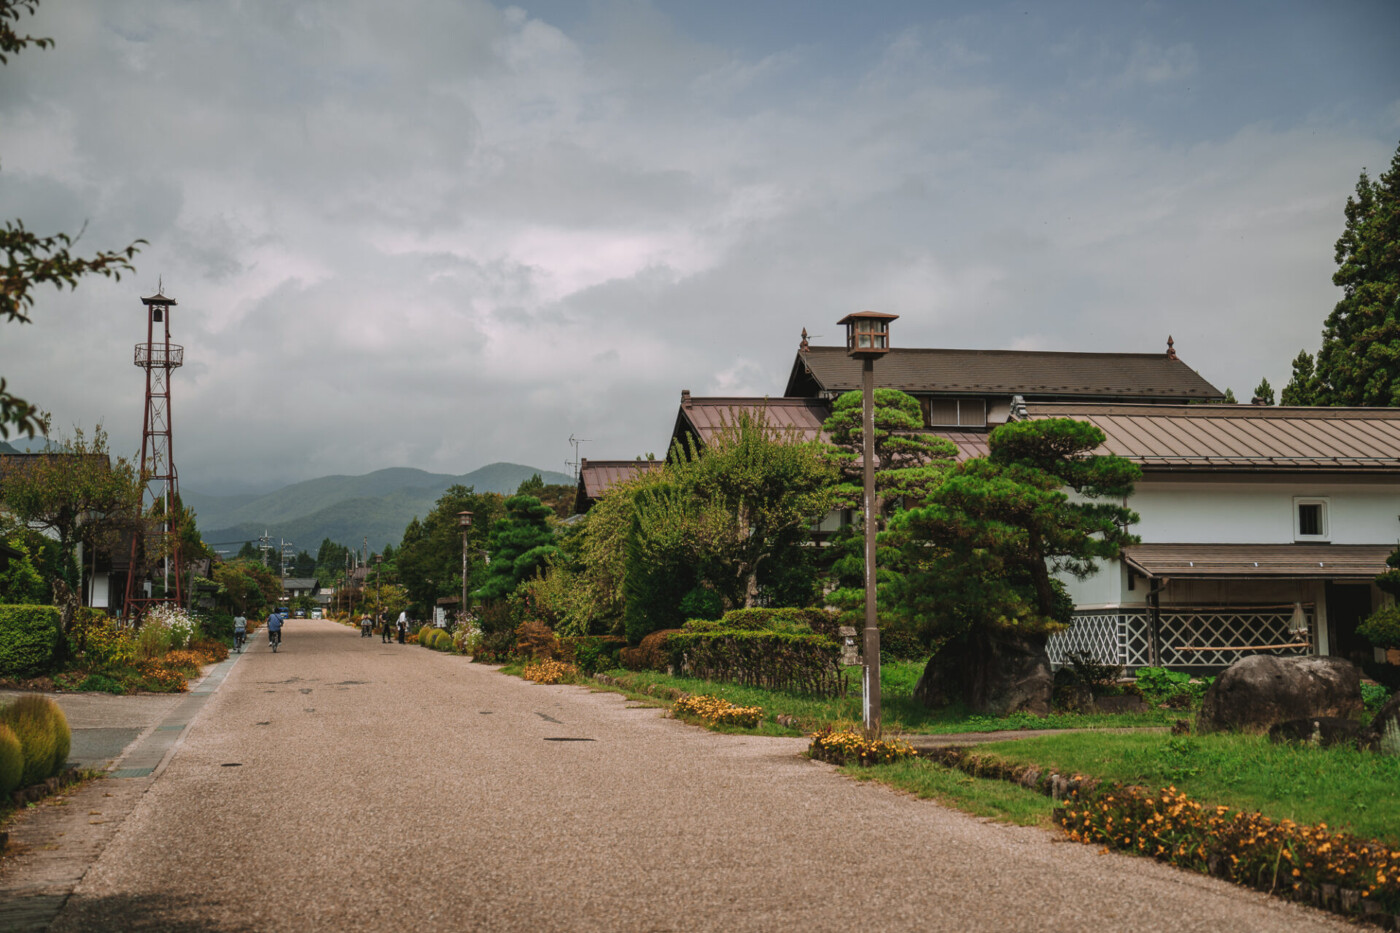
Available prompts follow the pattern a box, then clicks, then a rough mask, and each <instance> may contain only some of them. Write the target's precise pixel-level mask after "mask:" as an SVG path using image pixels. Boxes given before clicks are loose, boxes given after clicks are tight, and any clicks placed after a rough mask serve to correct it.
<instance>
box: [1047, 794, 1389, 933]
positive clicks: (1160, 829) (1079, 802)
mask: <svg viewBox="0 0 1400 933" xmlns="http://www.w3.org/2000/svg"><path fill="white" fill-rule="evenodd" d="M1057 818H1058V819H1059V821H1060V823H1061V825H1063V826H1064V828H1065V830H1066V831H1067V832H1068V833H1069V837H1070V838H1071V839H1073V840H1075V841H1076V842H1085V843H1092V844H1095V845H1108V846H1112V847H1114V848H1118V849H1126V850H1130V851H1133V852H1138V853H1140V854H1142V855H1150V856H1152V857H1153V858H1156V859H1158V860H1160V861H1164V862H1169V863H1171V864H1173V865H1177V866H1179V867H1182V868H1189V869H1194V870H1196V871H1200V872H1207V873H1209V874H1212V875H1215V876H1216V877H1220V878H1227V879H1229V880H1231V881H1235V882H1237V883H1239V884H1244V885H1248V886H1250V887H1255V888H1260V889H1262V890H1265V891H1276V890H1284V891H1287V890H1290V889H1292V890H1294V892H1295V893H1296V894H1298V895H1299V896H1304V895H1309V896H1311V895H1315V894H1317V893H1318V892H1320V891H1325V890H1326V889H1327V888H1331V886H1334V885H1335V886H1336V887H1337V888H1345V889H1349V890H1351V891H1354V892H1359V895H1360V897H1362V898H1367V899H1370V900H1374V901H1376V902H1378V903H1379V904H1381V905H1383V906H1384V908H1385V909H1387V910H1390V911H1394V910H1397V909H1400V852H1397V851H1394V850H1392V849H1390V848H1389V847H1388V846H1386V845H1385V844H1383V843H1381V842H1376V841H1367V840H1365V839H1361V838H1359V837H1356V836H1352V835H1349V834H1347V833H1342V832H1335V831H1333V830H1330V829H1328V828H1327V824H1326V823H1319V824H1318V825H1316V826H1303V825H1300V824H1298V823H1295V822H1293V821H1292V820H1279V821H1278V822H1275V821H1273V820H1271V819H1269V818H1267V817H1265V816H1262V815H1260V814H1258V813H1246V812H1243V811H1240V810H1231V809H1230V808H1229V807H1225V806H1214V807H1211V806H1204V805H1202V804H1200V803H1197V802H1196V801H1194V800H1191V799H1190V798H1188V797H1187V796H1186V795H1185V794H1183V793H1181V792H1180V791H1178V790H1177V789H1176V788H1175V787H1167V788H1164V789H1163V790H1160V791H1158V792H1156V793H1152V792H1149V791H1147V790H1144V789H1142V788H1135V787H1108V788H1100V789H1099V790H1098V791H1096V792H1093V793H1090V794H1089V795H1088V796H1087V797H1085V798H1080V797H1078V795H1076V796H1075V797H1072V798H1071V799H1070V800H1069V801H1067V803H1066V806H1065V809H1064V810H1063V811H1062V812H1057ZM1324 897H1326V895H1324ZM1310 899H1311V898H1310Z"/></svg>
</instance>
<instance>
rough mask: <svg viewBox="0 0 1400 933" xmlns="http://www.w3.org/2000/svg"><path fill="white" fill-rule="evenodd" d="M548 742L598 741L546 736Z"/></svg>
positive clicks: (594, 740)
mask: <svg viewBox="0 0 1400 933" xmlns="http://www.w3.org/2000/svg"><path fill="white" fill-rule="evenodd" d="M544 740H545V741H546V742H596V741H597V739H580V738H576V737H574V736H545V739H544Z"/></svg>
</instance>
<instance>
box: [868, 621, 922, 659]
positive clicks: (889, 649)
mask: <svg viewBox="0 0 1400 933" xmlns="http://www.w3.org/2000/svg"><path fill="white" fill-rule="evenodd" d="M929 654H930V652H929V647H928V645H926V644H924V641H923V639H921V638H920V637H919V636H918V635H915V634H914V633H913V632H911V631H909V630H908V629H904V628H886V629H882V630H881V631H880V657H881V658H882V659H883V660H886V661H922V660H924V659H925V658H927V657H928V656H929Z"/></svg>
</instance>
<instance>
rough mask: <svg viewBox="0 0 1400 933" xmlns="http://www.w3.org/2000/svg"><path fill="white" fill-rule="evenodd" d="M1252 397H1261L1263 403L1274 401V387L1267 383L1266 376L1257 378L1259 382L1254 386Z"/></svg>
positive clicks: (1269, 403)
mask: <svg viewBox="0 0 1400 933" xmlns="http://www.w3.org/2000/svg"><path fill="white" fill-rule="evenodd" d="M1254 397H1255V398H1257V399H1262V400H1263V402H1264V404H1265V405H1272V404H1273V403H1274V387H1273V386H1271V385H1269V380H1268V379H1267V378H1265V379H1261V380H1259V384H1258V385H1257V386H1255V387H1254Z"/></svg>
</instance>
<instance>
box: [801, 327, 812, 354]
mask: <svg viewBox="0 0 1400 933" xmlns="http://www.w3.org/2000/svg"><path fill="white" fill-rule="evenodd" d="M811 345H812V344H811V343H809V342H808V340H807V328H805V327H804V328H802V342H801V343H799V344H798V345H797V352H798V353H806V352H807V348H808V347H810V346H811Z"/></svg>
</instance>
